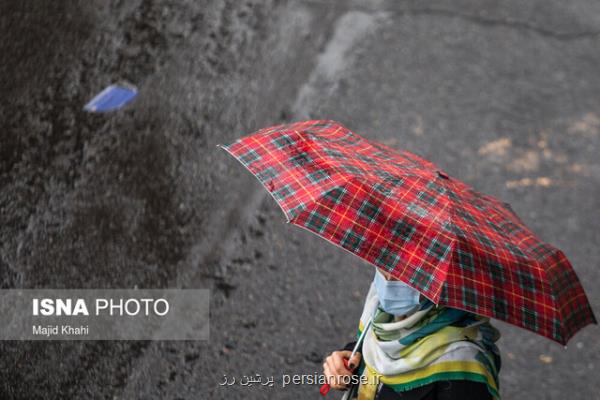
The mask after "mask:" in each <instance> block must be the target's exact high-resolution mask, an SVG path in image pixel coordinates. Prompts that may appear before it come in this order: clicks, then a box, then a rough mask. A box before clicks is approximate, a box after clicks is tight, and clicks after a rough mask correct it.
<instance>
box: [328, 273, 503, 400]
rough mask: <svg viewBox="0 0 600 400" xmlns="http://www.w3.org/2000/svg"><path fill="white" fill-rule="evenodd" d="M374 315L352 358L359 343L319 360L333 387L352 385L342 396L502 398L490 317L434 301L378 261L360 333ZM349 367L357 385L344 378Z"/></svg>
mask: <svg viewBox="0 0 600 400" xmlns="http://www.w3.org/2000/svg"><path fill="white" fill-rule="evenodd" d="M371 316H372V317H373V322H372V324H371V329H370V330H369V331H368V332H366V334H365V337H364V342H363V343H362V351H361V352H356V353H355V355H354V356H353V357H352V358H350V356H351V349H352V348H353V347H355V344H356V342H350V343H348V344H347V345H346V346H345V348H344V349H341V350H338V351H334V352H332V353H331V354H330V355H329V356H328V357H327V358H326V359H325V361H324V363H323V373H324V375H325V376H326V377H327V378H328V381H329V382H330V385H331V387H332V388H334V389H338V390H349V392H348V393H347V394H346V397H345V398H348V399H349V398H354V397H352V396H353V395H355V394H357V395H358V399H359V400H372V399H377V400H394V399H404V400H406V399H412V400H434V399H443V400H452V399H461V400H468V399H476V400H486V399H499V398H500V396H499V390H498V373H499V370H500V365H501V360H500V354H499V351H498V348H497V346H496V345H495V342H496V341H497V340H498V339H499V338H500V334H499V332H498V330H497V329H496V328H494V327H493V326H492V325H491V324H490V323H489V319H488V318H484V317H480V316H477V315H475V314H472V313H469V312H466V311H462V310H458V309H454V308H449V307H438V306H436V305H434V304H433V303H432V302H431V301H430V300H428V299H427V298H425V297H424V296H422V295H420V293H419V292H418V291H416V290H414V289H413V288H411V287H410V286H408V285H406V284H405V283H404V282H402V281H400V280H397V279H396V278H394V277H393V276H392V275H391V274H389V273H388V272H386V271H381V270H380V269H378V268H376V272H375V278H374V279H373V282H372V283H371V286H370V288H369V292H368V294H367V297H366V300H365V304H364V309H363V312H362V316H361V318H360V324H359V333H362V332H363V330H364V329H365V326H367V329H368V324H367V321H368V319H369V318H370V317H371ZM348 359H349V360H348ZM344 360H348V361H347V364H345V363H344ZM346 365H347V366H348V367H346ZM353 370H354V371H356V370H358V372H353ZM353 374H358V375H359V376H360V378H358V379H356V377H355V379H354V380H353V381H354V382H359V385H352V386H351V385H349V384H348V383H349V382H350V381H351V379H350V377H351V376H352V375H353Z"/></svg>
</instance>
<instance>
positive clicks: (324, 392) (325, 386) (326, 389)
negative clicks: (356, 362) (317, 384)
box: [319, 358, 353, 396]
mask: <svg viewBox="0 0 600 400" xmlns="http://www.w3.org/2000/svg"><path fill="white" fill-rule="evenodd" d="M343 361H344V367H346V369H347V370H348V371H350V372H352V371H353V370H351V369H350V368H349V367H348V359H347V358H344V359H343ZM329 389H331V385H330V384H329V383H324V384H323V385H321V389H319V393H321V396H325V395H327V393H328V392H329Z"/></svg>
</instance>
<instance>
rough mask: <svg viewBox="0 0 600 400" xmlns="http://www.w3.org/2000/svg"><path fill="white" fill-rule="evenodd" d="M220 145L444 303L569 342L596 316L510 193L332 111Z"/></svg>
mask: <svg viewBox="0 0 600 400" xmlns="http://www.w3.org/2000/svg"><path fill="white" fill-rule="evenodd" d="M219 146H220V147H222V148H223V149H225V150H226V151H227V152H228V153H230V154H231V155H232V156H234V157H235V158H236V159H237V160H238V161H240V162H241V163H242V164H243V165H244V166H245V167H246V168H247V169H248V170H249V171H250V172H252V174H254V175H255V176H256V177H257V178H258V180H259V181H260V182H261V183H262V184H263V186H264V187H265V188H266V189H267V190H268V191H269V193H270V194H271V195H272V196H273V198H274V199H275V200H276V202H277V204H279V206H280V207H281V209H282V210H283V212H284V214H285V216H286V219H287V222H288V223H291V224H294V225H297V226H300V227H302V228H305V229H307V230H309V231H311V232H313V233H316V234H317V235H319V236H321V237H323V238H324V239H326V240H328V241H330V242H331V243H333V244H335V245H337V246H340V247H342V248H343V249H345V250H347V251H349V252H351V253H352V254H355V255H357V256H359V257H360V258H362V259H364V260H366V261H368V262H369V263H371V264H373V265H375V266H376V267H378V268H381V269H382V270H384V271H387V272H390V273H391V274H392V276H394V277H396V278H398V279H400V280H402V281H404V282H405V283H407V284H408V285H410V286H412V287H413V288H415V289H417V290H419V291H420V292H421V293H422V294H423V295H424V296H426V297H427V298H429V299H430V300H432V301H433V302H434V303H436V304H441V305H445V306H448V307H453V308H458V309H462V310H466V311H470V312H473V313H475V314H479V315H483V316H487V317H492V318H497V319H500V320H503V321H506V322H508V323H511V324H514V325H517V326H520V327H523V328H525V329H529V330H531V331H533V332H536V333H538V334H540V335H543V336H545V337H548V338H550V339H553V340H555V341H557V342H559V343H561V344H565V343H566V342H567V341H568V340H569V338H570V337H571V336H573V335H574V334H575V332H577V331H578V330H579V329H581V328H582V327H584V326H586V325H588V324H590V323H596V318H595V316H594V314H593V312H592V309H591V307H590V305H589V302H588V300H587V297H586V295H585V293H584V291H583V288H582V287H581V284H580V282H579V280H578V278H577V275H576V274H575V272H574V270H573V268H572V267H571V264H570V263H569V261H568V260H567V257H566V256H565V255H564V254H563V252H562V251H560V250H559V249H557V248H555V247H553V246H551V245H550V244H548V243H544V242H543V241H542V240H540V239H539V238H537V237H536V236H535V235H534V233H533V232H532V231H531V230H530V229H528V228H527V226H525V224H524V223H523V221H521V219H520V218H519V217H518V216H517V215H516V214H515V213H514V211H513V210H512V209H511V207H510V206H509V204H508V203H505V202H502V201H500V200H498V199H496V198H494V197H492V196H489V195H485V194H482V193H479V192H477V191H476V190H474V189H473V188H472V187H470V186H469V185H467V184H466V183H464V182H461V181H459V180H457V179H455V178H453V177H450V176H449V175H448V174H447V173H446V172H444V171H442V170H441V169H440V168H438V167H437V166H436V165H435V164H433V163H432V162H430V161H427V160H425V159H423V158H421V157H419V156H417V155H416V154H413V153H410V152H408V151H402V150H395V149H392V148H390V147H388V146H385V145H383V144H381V143H377V142H375V141H372V140H371V141H369V140H366V139H365V138H363V137H361V136H359V135H358V134H356V133H354V132H351V131H350V130H349V129H347V128H346V127H344V126H343V125H341V124H339V123H337V122H335V121H331V120H311V121H303V122H296V123H290V124H281V125H276V126H273V127H268V128H264V129H261V130H259V131H257V132H255V133H253V134H251V135H248V136H245V137H242V138H240V139H238V140H236V141H235V142H233V143H231V144H229V145H219Z"/></svg>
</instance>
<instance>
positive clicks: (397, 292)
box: [373, 269, 420, 315]
mask: <svg viewBox="0 0 600 400" xmlns="http://www.w3.org/2000/svg"><path fill="white" fill-rule="evenodd" d="M373 282H374V284H375V290H376V291H377V297H378V298H379V304H380V305H381V308H383V310H384V311H385V312H387V313H389V314H392V315H405V314H408V313H410V312H411V311H413V310H414V309H415V308H416V307H418V306H419V296H420V293H419V292H418V291H417V290H415V289H413V288H411V287H410V286H408V285H407V284H406V283H404V282H402V281H388V280H386V279H385V277H384V276H383V274H382V273H381V272H379V269H377V270H376V271H375V278H374V279H373Z"/></svg>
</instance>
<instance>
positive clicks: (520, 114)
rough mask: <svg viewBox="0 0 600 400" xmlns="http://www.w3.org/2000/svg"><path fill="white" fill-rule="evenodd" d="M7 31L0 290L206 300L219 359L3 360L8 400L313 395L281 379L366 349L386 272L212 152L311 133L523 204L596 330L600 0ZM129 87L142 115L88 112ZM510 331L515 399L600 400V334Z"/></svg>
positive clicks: (101, 350)
mask: <svg viewBox="0 0 600 400" xmlns="http://www.w3.org/2000/svg"><path fill="white" fill-rule="evenodd" d="M0 34H1V39H0V54H2V58H3V61H2V62H1V63H0V95H1V99H0V104H1V107H0V121H1V122H0V123H1V124H2V126H1V129H0V282H2V287H3V288H13V287H22V288H33V287H46V288H62V287H72V288H86V287H87V288H99V287H107V288H131V287H134V286H137V287H140V288H142V287H145V288H154V287H182V288H210V289H211V293H212V297H211V319H210V340H209V341H206V342H2V343H0V352H1V353H0V354H2V356H1V357H0V397H1V398H9V399H38V398H39V399H71V398H73V399H89V398H103V399H225V398H226V399H295V398H300V397H302V398H319V397H320V396H319V394H318V386H316V385H292V386H288V387H286V388H282V387H281V377H282V374H315V373H320V372H321V362H322V361H321V360H322V358H323V357H324V356H325V355H326V354H327V353H329V352H330V351H332V350H333V349H336V348H338V347H340V346H342V345H343V344H344V343H346V341H348V340H349V339H351V338H352V336H353V334H354V332H355V330H356V324H357V322H358V321H357V319H358V316H359V314H360V310H361V307H362V301H363V296H364V295H365V294H366V289H367V287H368V285H369V281H370V279H371V278H372V267H370V266H368V265H366V264H365V263H364V262H362V261H360V260H358V259H357V258H355V257H353V256H352V255H350V254H348V253H346V252H344V251H342V250H340V249H338V248H336V247H334V246H332V245H330V244H329V243H326V242H325V241H323V240H321V239H320V238H318V237H316V236H315V235H312V234H311V233H309V232H307V231H304V230H301V229H300V228H297V227H294V226H291V225H287V224H285V223H284V221H285V219H284V216H283V214H282V213H281V211H280V209H279V208H278V207H277V205H276V204H275V203H274V201H273V200H272V199H271V198H270V197H269V196H268V194H267V193H266V192H265V191H264V189H263V188H262V187H261V186H260V184H259V183H258V181H257V180H256V179H255V178H254V177H252V176H251V175H250V174H249V173H248V172H246V171H245V170H244V169H243V168H242V166H241V165H239V164H238V163H237V162H236V161H235V160H233V159H232V158H231V157H230V156H228V155H227V154H226V153H225V152H224V151H222V150H219V149H217V147H216V144H218V143H228V142H230V141H232V140H234V139H235V138H237V137H239V136H241V135H245V134H249V133H251V132H253V131H254V130H256V129H259V128H261V127H265V126H269V125H273V124H276V123H280V122H286V121H296V120H301V119H306V118H327V119H335V120H338V121H340V122H342V123H344V124H345V125H346V126H348V127H349V128H350V129H353V130H355V131H356V132H358V133H360V134H362V135H364V136H366V137H368V138H372V139H376V140H381V141H383V142H384V143H386V144H388V145H391V146H393V147H397V148H406V149H408V150H410V151H413V152H416V153H418V154H420V155H422V156H424V157H426V158H428V159H430V160H432V161H434V162H435V163H437V164H438V165H440V166H441V167H442V168H444V169H446V170H447V171H448V172H449V173H451V174H452V175H453V176H455V177H458V178H460V179H463V180H465V181H466V182H468V183H470V184H471V185H473V186H474V187H475V188H477V189H478V190H481V191H483V192H486V193H490V194H493V195H496V196H498V197H500V198H501V199H503V200H504V201H507V202H510V203H511V204H512V205H513V208H514V209H515V210H516V211H517V213H518V214H519V215H520V216H521V217H522V219H523V220H524V221H525V222H526V223H528V224H529V225H530V226H531V227H532V229H533V230H534V232H536V233H538V234H539V236H540V237H542V238H543V239H544V240H546V241H548V242H550V243H552V244H554V245H556V246H557V247H559V248H561V249H562V250H564V252H565V253H566V254H567V256H568V257H569V258H570V259H571V261H572V263H573V265H574V268H575V270H576V271H577V273H578V274H579V276H580V278H581V280H582V284H583V286H584V288H585V289H586V291H587V293H588V296H589V300H590V302H591V304H592V307H593V308H594V310H595V311H596V313H597V314H598V312H599V311H598V310H600V290H599V289H598V287H599V286H600V270H599V264H600V247H599V246H598V245H599V244H600V231H599V229H598V226H599V222H600V197H599V196H600V158H599V157H598V154H599V151H600V75H599V74H598V70H599V69H600V3H598V2H596V1H591V0H590V1H585V0H578V1H571V2H558V1H528V2H522V1H500V2H498V1H487V0H486V1H466V0H455V1H431V2H426V3H424V2H416V1H414V2H413V1H384V0H380V1H377V0H371V1H341V0H340V1H274V0H273V1H258V0H245V1H158V0H156V1H149V0H131V1H116V0H115V1H101V0H95V1H60V2H53V1H32V0H29V1H8V0H6V1H4V2H2V3H0ZM119 79H125V80H128V81H130V82H132V83H134V84H137V85H138V86H139V87H140V96H139V97H138V98H137V99H136V101H135V102H134V103H133V104H131V105H130V106H128V107H127V108H126V109H125V110H122V111H120V112H118V113H115V114H111V115H106V116H97V115H89V114H86V113H84V112H82V111H81V108H82V106H83V104H85V102H86V101H87V100H89V98H90V97H91V96H92V95H93V94H94V93H96V92H97V91H99V90H100V89H102V88H103V87H104V86H105V85H107V84H109V83H112V82H114V81H117V80H119ZM496 323H497V325H498V326H499V327H500V329H501V331H502V335H503V337H502V339H501V341H500V342H499V346H500V348H501V350H502V354H503V363H504V364H503V367H502V371H501V393H502V395H503V398H504V399H510V400H512V399H530V398H535V399H556V400H559V399H560V400H562V399H566V398H568V399H572V400H576V399H586V400H587V399H594V398H599V397H598V393H600V382H599V381H598V379H597V375H598V373H597V370H598V368H600V341H599V340H598V335H599V334H600V329H599V328H598V326H589V327H587V328H585V329H584V330H583V331H582V332H580V333H579V334H577V335H576V336H575V337H574V338H573V339H572V341H571V342H570V343H569V345H568V347H567V348H563V347H562V346H559V345H557V344H555V343H553V342H551V341H549V340H546V339H543V338H541V337H538V336H536V335H533V334H531V333H529V332H526V331H524V330H522V329H519V328H515V327H511V326H508V325H506V324H501V323H498V322H496ZM256 373H259V374H261V375H262V376H264V377H267V376H274V377H275V380H276V382H275V383H276V384H275V385H274V387H256V386H255V387H243V386H239V385H235V386H228V387H223V386H220V385H219V383H220V382H222V381H223V375H224V374H227V375H228V376H230V377H231V376H237V377H238V378H241V377H242V376H243V375H251V374H252V375H253V374H256ZM335 397H339V396H338V395H337V394H335V395H334V396H332V398H335Z"/></svg>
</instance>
